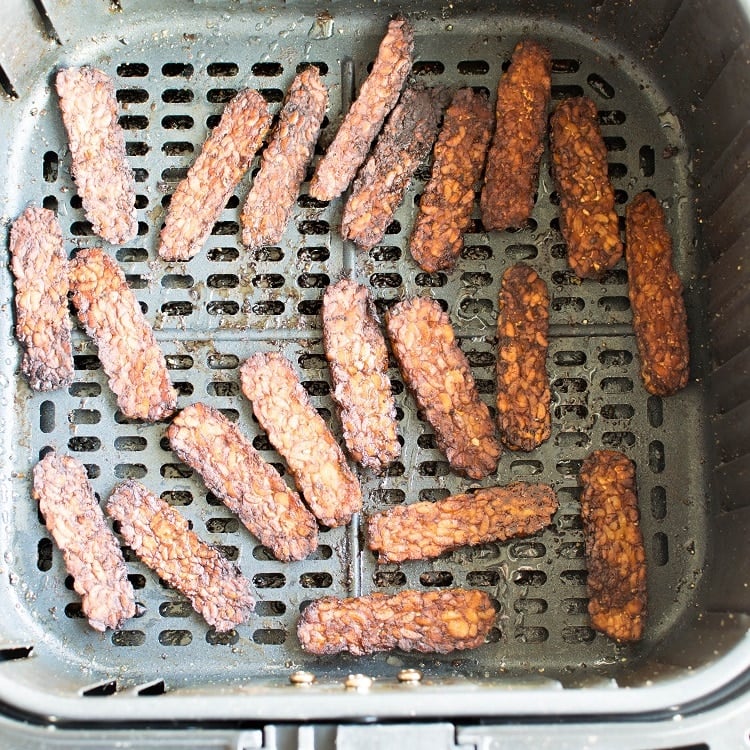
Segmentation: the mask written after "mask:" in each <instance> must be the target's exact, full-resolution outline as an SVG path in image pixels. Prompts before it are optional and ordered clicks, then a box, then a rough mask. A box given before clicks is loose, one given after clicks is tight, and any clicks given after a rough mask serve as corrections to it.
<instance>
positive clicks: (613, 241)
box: [550, 96, 622, 279]
mask: <svg viewBox="0 0 750 750" xmlns="http://www.w3.org/2000/svg"><path fill="white" fill-rule="evenodd" d="M550 142H551V145H552V174H553V176H554V178H555V183H556V184H557V191H558V193H559V196H560V231H561V232H562V235H563V238H564V239H565V242H566V243H567V246H568V263H569V265H570V267H571V268H572V269H573V271H575V274H576V276H578V277H580V278H582V279H596V278H599V277H600V276H601V275H602V274H603V273H604V272H605V271H608V270H609V269H610V268H612V267H613V266H614V265H615V264H616V263H617V262H618V261H619V260H620V258H621V257H622V242H621V241H620V230H619V225H618V219H617V214H616V213H615V194H614V190H613V188H612V184H611V182H610V181H609V166H608V164H607V147H606V146H605V144H604V139H603V138H602V134H601V131H600V130H599V123H598V120H597V111H596V105H595V104H594V102H592V101H591V99H588V98H587V97H585V96H580V97H575V98H573V99H566V100H565V101H563V102H561V103H560V104H559V105H558V107H557V109H556V110H555V112H554V114H553V115H552V119H551V121H550Z"/></svg>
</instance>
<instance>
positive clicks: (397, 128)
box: [341, 88, 442, 250]
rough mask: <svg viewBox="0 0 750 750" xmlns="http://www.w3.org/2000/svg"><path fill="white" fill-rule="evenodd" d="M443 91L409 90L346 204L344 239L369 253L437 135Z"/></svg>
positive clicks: (386, 225) (392, 115) (383, 231)
mask: <svg viewBox="0 0 750 750" xmlns="http://www.w3.org/2000/svg"><path fill="white" fill-rule="evenodd" d="M441 102H442V92H437V91H435V90H432V89H418V88H407V89H406V90H405V91H404V93H403V94H402V95H401V99H400V100H399V103H398V104H397V105H396V107H395V108H394V110H393V112H391V116H390V117H389V118H388V122H386V124H385V127H384V128H383V132H382V133H381V134H380V137H379V138H378V140H377V143H376V144H375V148H374V149H373V151H372V153H371V154H370V156H369V158H368V159H367V161H366V162H365V165H364V166H363V167H362V169H361V170H360V172H359V174H358V175H357V178H356V179H355V180H354V185H353V186H352V193H351V195H350V196H349V200H347V202H346V205H345V206H344V214H343V217H342V219H341V236H342V237H343V238H344V239H346V240H353V241H354V242H356V243H357V245H358V246H359V247H360V248H362V249H363V250H370V249H372V248H373V247H375V245H377V244H378V243H379V242H380V241H381V240H382V239H383V236H384V235H385V230H386V229H387V228H388V225H389V224H390V223H391V220H392V219H393V214H394V212H395V211H396V209H397V208H398V207H399V205H400V204H401V201H402V200H403V199H404V195H405V193H406V189H407V188H408V187H409V181H410V180H411V178H412V176H413V174H414V172H415V171H416V169H417V167H418V166H419V164H420V163H421V162H422V161H423V160H424V159H425V158H426V157H427V155H428V154H429V153H430V149H431V148H432V144H433V143H434V141H435V137H436V136H437V128H438V122H439V119H440V111H441V108H442V105H441Z"/></svg>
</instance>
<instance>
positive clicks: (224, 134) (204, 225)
mask: <svg viewBox="0 0 750 750" xmlns="http://www.w3.org/2000/svg"><path fill="white" fill-rule="evenodd" d="M270 125H271V115H270V113H269V111H268V105H267V104H266V102H265V100H264V99H263V97H262V96H261V95H260V94H259V93H258V92H257V91H253V90H252V89H245V90H244V91H240V93H239V94H237V95H236V96H235V97H234V99H232V101H230V102H229V104H227V106H226V108H225V109H224V113H223V114H222V116H221V120H220V121H219V124H218V125H217V126H216V127H215V128H214V129H213V130H212V131H211V134H210V135H209V136H208V140H207V141H206V142H205V143H204V144H203V149H202V150H201V152H200V155H199V156H198V158H197V159H196V160H195V163H194V164H193V166H192V167H190V170H189V171H188V173H187V177H185V179H184V180H183V181H182V182H181V183H180V184H179V185H178V186H177V189H176V190H175V191H174V195H173V196H172V200H171V202H170V204H169V212H168V213H167V218H166V221H165V223H164V227H163V229H162V230H161V237H160V242H159V255H161V257H162V258H164V260H189V259H190V258H192V257H193V256H194V255H196V254H197V253H198V252H199V251H200V249H201V248H202V247H203V244H204V243H205V241H206V239H207V238H208V235H209V234H210V233H211V229H212V228H213V225H214V223H215V222H216V220H217V219H218V218H219V214H220V213H221V211H222V210H223V208H224V206H225V205H226V202H227V200H228V199H229V196H230V195H231V194H232V192H233V191H234V189H235V188H236V187H237V185H238V184H239V181H240V180H241V179H242V177H243V175H244V174H245V172H247V170H248V169H249V168H250V164H251V163H252V161H253V158H254V157H255V153H256V151H257V150H258V149H259V148H260V145H261V143H262V142H263V138H264V137H265V135H266V133H267V132H268V128H269V126H270Z"/></svg>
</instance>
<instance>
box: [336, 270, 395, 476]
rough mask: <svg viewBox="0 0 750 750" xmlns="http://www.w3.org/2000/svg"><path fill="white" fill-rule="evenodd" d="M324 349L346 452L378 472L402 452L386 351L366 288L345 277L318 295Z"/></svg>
mask: <svg viewBox="0 0 750 750" xmlns="http://www.w3.org/2000/svg"><path fill="white" fill-rule="evenodd" d="M323 346H324V347H325V352H326V358H327V359H328V363H329V365H330V368H331V379H332V380H333V392H332V393H331V395H332V396H333V400H334V401H335V402H336V404H337V405H338V407H339V416H340V417H341V426H342V428H343V431H344V440H345V441H346V446H347V448H348V449H349V453H351V454H352V456H353V457H354V458H355V460H357V461H358V462H359V463H361V464H362V466H366V467H368V468H370V469H373V470H374V471H376V472H380V471H382V470H383V469H385V467H386V466H388V464H390V463H392V462H393V461H395V460H396V459H397V458H398V456H399V454H400V453H401V445H400V444H399V442H398V434H397V430H396V403H395V401H394V399H393V393H392V392H391V383H390V381H389V379H388V349H387V348H386V345H385V338H384V337H383V334H382V332H381V330H380V326H379V325H378V321H377V319H376V318H375V312H374V306H373V304H372V300H371V299H370V294H369V292H368V291H367V287H365V286H363V285H362V284H357V283H356V282H354V281H351V280H350V279H341V280H340V281H338V282H337V283H336V284H333V285H332V286H329V287H328V288H327V289H326V291H325V294H324V295H323Z"/></svg>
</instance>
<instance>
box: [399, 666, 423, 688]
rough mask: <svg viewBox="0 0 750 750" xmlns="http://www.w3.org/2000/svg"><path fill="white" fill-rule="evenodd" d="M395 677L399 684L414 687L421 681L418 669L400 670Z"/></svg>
mask: <svg viewBox="0 0 750 750" xmlns="http://www.w3.org/2000/svg"><path fill="white" fill-rule="evenodd" d="M397 676H398V681H399V682H404V683H406V684H407V685H416V684H417V683H418V682H421V681H422V673H421V672H420V671H419V670H418V669H402V670H401V671H400V672H399V673H398V675H397Z"/></svg>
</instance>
